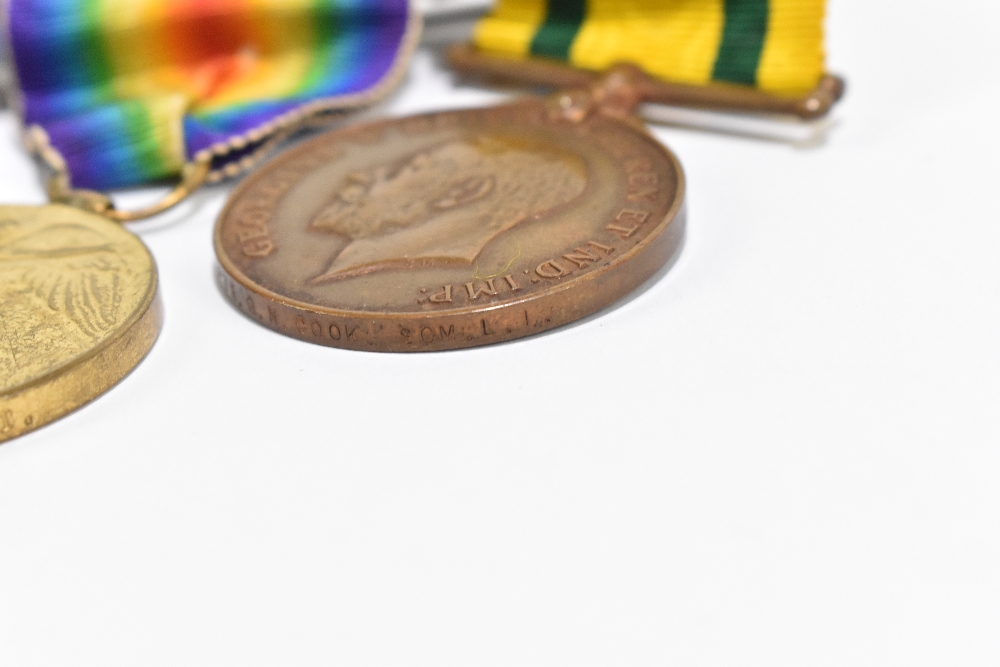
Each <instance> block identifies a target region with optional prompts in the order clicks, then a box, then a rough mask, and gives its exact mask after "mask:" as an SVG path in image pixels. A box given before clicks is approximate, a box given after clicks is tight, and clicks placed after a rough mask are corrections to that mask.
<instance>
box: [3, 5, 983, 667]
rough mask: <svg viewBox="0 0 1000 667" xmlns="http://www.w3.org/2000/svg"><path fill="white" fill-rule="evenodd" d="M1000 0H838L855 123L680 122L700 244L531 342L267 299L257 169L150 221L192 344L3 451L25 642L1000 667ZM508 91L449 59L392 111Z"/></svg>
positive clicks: (692, 240)
mask: <svg viewBox="0 0 1000 667" xmlns="http://www.w3.org/2000/svg"><path fill="white" fill-rule="evenodd" d="M998 21H1000V10H998V9H997V8H996V4H995V3H989V2H972V1H971V0H969V1H965V2H950V3H940V2H929V1H928V2H920V3H898V2H896V3H888V2H884V3H872V2H863V1H861V0H855V1H852V2H849V1H847V0H832V6H831V8H830V16H829V21H828V30H829V39H828V49H829V54H830V57H829V64H830V68H831V70H832V71H836V72H840V73H843V74H845V75H846V76H847V78H848V80H849V86H850V87H849V92H848V97H847V98H846V99H845V101H844V102H843V104H842V105H841V106H840V107H839V108H838V109H837V110H836V112H835V114H836V118H837V120H838V125H837V126H836V127H835V128H834V129H833V130H832V131H831V132H830V134H829V137H828V139H827V141H826V143H825V144H824V145H822V146H820V147H816V148H811V149H803V148H795V147H791V146H789V145H787V144H781V143H776V142H764V141H758V140H750V139H745V138H734V137H729V136H722V135H714V134H708V133H702V132H694V131H690V130H680V129H664V128H656V129H654V132H655V133H656V135H657V137H659V138H660V139H661V140H663V141H664V142H666V143H667V144H668V145H669V146H670V147H671V148H672V149H673V150H674V151H675V152H676V153H677V155H678V156H679V157H680V159H681V162H682V163H683V165H684V167H685V169H686V172H687V176H688V183H689V213H690V216H689V226H688V230H689V233H688V238H687V242H686V246H685V248H684V250H683V253H682V255H681V257H680V259H679V261H678V262H677V264H676V265H675V266H674V267H673V268H672V270H670V271H669V272H668V273H667V274H666V275H665V276H663V277H662V278H661V279H660V280H658V281H656V282H655V283H653V284H651V285H648V286H647V287H646V288H644V291H642V292H641V293H640V294H639V295H638V296H636V297H635V298H633V299H631V300H629V301H627V302H626V303H625V304H624V305H621V306H620V307H617V308H614V309H611V310H609V311H607V312H605V313H602V314H600V315H598V316H596V317H592V318H589V319H588V320H586V321H584V322H581V323H578V324H576V325H573V326H568V327H565V328H562V329H560V330H557V331H555V332H552V333H549V334H545V335H540V336H536V337H534V338H531V339H526V340H521V341H518V342H514V343H510V344H505V345H499V346H495V347H486V348H480V349H473V350H468V351H459V352H447V353H437V354H423V355H379V354H368V353H359V352H348V351H342V350H336V349H330V348H322V347H317V346H312V345H309V344H306V343H302V342H299V341H296V340H293V339H291V338H285V337H282V336H280V335H278V334H275V333H272V332H271V331H269V330H266V329H264V328H262V327H260V326H258V325H255V324H253V323H251V322H250V321H248V320H247V319H245V318H244V317H243V316H241V315H240V314H239V313H238V312H236V311H235V310H234V309H233V308H231V307H230V306H229V305H228V304H227V303H226V302H225V301H224V300H223V297H222V296H221V295H220V293H219V292H218V290H217V289H216V287H215V284H214V282H213V277H212V275H213V266H214V256H213V252H212V246H211V235H212V227H213V224H214V220H215V216H216V214H217V212H218V211H219V209H220V207H221V206H222V204H223V201H224V199H225V197H226V194H227V191H228V187H220V188H217V189H214V190H210V191H208V192H206V193H205V194H203V195H202V196H200V197H199V198H197V199H196V200H195V201H194V202H193V203H192V204H191V205H189V206H187V207H186V208H185V209H184V210H182V211H181V212H179V213H176V214H172V215H170V216H167V217H166V218H165V219H162V220H155V221H151V222H147V223H143V224H140V225H137V226H136V227H135V228H134V229H135V230H136V231H137V232H138V233H139V234H140V235H141V237H142V238H143V240H144V241H145V242H146V243H147V244H148V245H149V247H150V248H151V249H152V251H153V254H154V255H155V257H156V260H157V262H158V264H159V269H160V277H161V280H162V296H163V299H164V304H165V307H166V324H165V328H164V330H163V333H162V335H161V337H160V339H159V342H158V343H157V344H156V346H155V348H154V349H153V351H152V353H151V354H150V355H149V357H148V358H147V360H146V361H145V362H144V363H142V364H141V365H140V366H139V368H138V369H137V370H136V371H135V372H134V373H133V374H132V375H130V376H129V377H128V378H127V379H126V380H125V381H123V382H122V383H121V384H120V385H119V386H117V387H116V388H115V389H113V390H112V391H111V392H109V393H108V394H106V395H105V396H103V397H102V398H100V399H98V400H97V401H95V402H94V403H93V404H91V405H89V406H88V407H85V408H84V409H82V410H80V411H79V412H77V413H75V414H73V415H71V416H69V417H67V418H65V419H63V420H61V421H59V422H57V423H54V424H52V425H51V426H48V427H46V428H43V429H41V430H39V431H37V432H35V433H33V434H31V435H28V436H26V437H23V438H20V439H18V440H16V441H13V442H11V443H9V444H5V445H3V446H2V447H0V664H3V665H101V666H110V665H314V664H315V665H319V664H322V665H340V664H355V665H367V664H372V665H381V664H398V665H478V664H483V665H490V664H496V665H519V664H540V665H587V664H594V665H652V664H656V665H685V664H699V665H700V664H705V665H742V664H747V665H750V664H761V665H826V664H829V665H861V664H879V665H883V664H898V665H914V664H937V665H972V664H997V663H998V661H1000V565H998V564H1000V409H998V408H1000V215H998V213H997V211H998V204H997V193H998V188H997V176H998V175H1000V169H998V166H997V162H996V160H997V154H998V148H1000V141H998V123H997V108H998V102H1000V92H998V90H1000V89H998V84H997V64H998V63H1000V58H998V56H1000V47H998V40H997V38H996V34H995V30H996V25H997V24H998ZM494 99H496V97H495V96H493V95H490V94H487V93H485V92H482V91H477V90H475V89H471V88H455V87H454V86H453V84H452V81H451V79H450V77H449V75H448V74H447V73H446V72H445V71H444V70H442V69H440V68H438V67H437V65H435V64H434V62H433V61H432V59H431V58H430V57H429V55H428V54H426V53H425V54H423V55H421V56H420V58H418V60H417V61H416V63H415V65H414V69H413V70H412V73H411V77H410V79H409V81H408V82H407V84H406V85H405V87H404V88H403V89H402V90H401V91H400V92H399V94H398V95H397V96H396V97H395V98H394V99H393V100H392V101H391V102H390V103H389V104H388V105H386V106H384V107H383V108H382V109H381V110H380V113H391V114H402V113H409V112H414V111H421V110H431V109H441V108H445V107H450V106H461V105H471V104H481V103H488V102H491V101H493V100H494ZM0 142H2V146H3V147H2V152H0V170H2V178H0V200H2V201H4V202H9V203H15V202H21V203H23V202H28V203H32V202H41V201H42V193H41V189H40V187H39V181H38V175H37V172H36V171H35V169H34V167H33V165H32V163H31V162H30V161H29V160H28V158H27V157H25V155H24V154H23V152H22V151H21V149H20V147H19V146H18V145H17V142H16V135H15V128H14V124H13V121H12V120H11V119H10V118H9V116H7V115H4V116H3V118H2V121H0Z"/></svg>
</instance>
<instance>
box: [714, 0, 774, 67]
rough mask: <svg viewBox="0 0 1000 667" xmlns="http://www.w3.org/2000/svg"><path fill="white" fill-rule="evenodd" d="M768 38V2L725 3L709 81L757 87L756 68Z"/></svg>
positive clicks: (741, 0) (735, 0)
mask: <svg viewBox="0 0 1000 667" xmlns="http://www.w3.org/2000/svg"><path fill="white" fill-rule="evenodd" d="M766 35H767V0H726V23H725V26H724V27H723V29H722V43H721V44H720V45H719V55H718V56H716V58H715V69H714V70H713V71H712V78H713V79H715V80H716V81H730V82H732V83H746V84H750V85H754V84H755V83H757V65H758V64H760V54H761V52H762V51H763V50H764V37H765V36H766Z"/></svg>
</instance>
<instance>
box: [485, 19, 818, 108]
mask: <svg viewBox="0 0 1000 667" xmlns="http://www.w3.org/2000/svg"><path fill="white" fill-rule="evenodd" d="M823 13H824V0H547V1H546V0H499V4H498V5H497V7H496V8H495V10H494V11H493V12H492V13H491V14H490V15H489V16H487V17H486V18H484V19H483V20H482V21H481V22H480V23H479V25H478V26H477V28H476V35H475V43H476V45H477V47H478V48H480V49H482V50H484V51H487V52H493V53H498V54H503V55H511V56H519V57H527V56H541V57H548V58H557V59H560V60H566V61H569V62H570V63H572V64H574V65H577V66H579V67H583V68H587V69H595V70H602V69H605V68H607V67H610V66H611V65H613V64H615V63H617V62H623V61H627V62H633V63H636V64H638V65H640V66H641V67H642V68H643V69H645V70H646V71H647V72H649V73H650V74H652V75H654V76H658V77H661V78H663V79H666V80H670V81H678V82H682V83H694V84H706V83H709V82H711V81H725V82H730V83H740V84H749V85H754V86H757V87H759V88H761V89H763V90H767V91H770V92H775V93H784V94H793V95H794V94H801V93H803V92H805V91H807V90H810V89H812V88H813V87H815V86H816V84H817V83H818V82H819V79H820V77H822V76H823V73H824V64H823Z"/></svg>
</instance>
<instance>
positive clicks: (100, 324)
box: [0, 205, 162, 442]
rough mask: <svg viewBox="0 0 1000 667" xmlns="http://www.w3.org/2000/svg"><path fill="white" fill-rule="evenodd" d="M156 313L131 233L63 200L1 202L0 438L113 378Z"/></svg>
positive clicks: (51, 415)
mask: <svg viewBox="0 0 1000 667" xmlns="http://www.w3.org/2000/svg"><path fill="white" fill-rule="evenodd" d="M161 320H162V315H161V312H160V304H159V299H158V297H157V278H156V266H155V265H154V264H153V258H152V257H151V256H150V254H149V251H147V250H146V246H144V245H143V244H142V242H141V241H140V240H139V239H138V238H136V237H135V236H134V235H132V234H130V233H129V232H127V231H125V230H124V229H123V228H122V227H121V226H119V225H116V224H114V223H113V222H109V221H108V220H105V219H104V218H102V217H100V216H98V215H95V214H92V213H86V212H84V211H80V210H78V209H75V208H70V207H68V206H59V205H50V206H0V442H3V441H5V440H9V439H11V438H14V437H17V436H18V435H21V434H23V433H26V432H28V431H31V430H33V429H36V428H38V427H39V426H42V425H44V424H47V423H48V422H50V421H52V420H54V419H58V418H59V417H61V416H63V415H64V414H66V413H67V412H70V411H72V410H75V409H76V408H78V407H80V406H81V405H83V404H85V403H87V402H89V401H91V400H93V399H94V398H96V397H98V396H100V395H101V394H102V393H104V392H105V391H107V390H108V389H110V388H111V387H112V386H114V385H115V384H116V383H117V382H118V381H119V380H121V379H122V378H123V377H124V376H125V375H127V374H128V373H129V372H130V371H131V370H132V369H133V368H135V366H136V365H137V364H138V363H139V362H140V361H142V359H143V357H145V356H146V353H147V352H149V350H150V348H151V347H152V346H153V343H154V342H155V341H156V336H157V334H158V333H159V331H160V323H161Z"/></svg>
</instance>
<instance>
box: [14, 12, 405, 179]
mask: <svg viewBox="0 0 1000 667" xmlns="http://www.w3.org/2000/svg"><path fill="white" fill-rule="evenodd" d="M4 19H5V28H6V31H7V34H6V44H7V46H8V49H9V56H10V60H11V62H12V64H13V70H14V74H15V77H16V82H17V90H16V91H14V94H13V104H14V106H15V108H16V109H17V110H18V111H19V113H20V115H21V117H22V120H23V122H24V124H25V125H26V126H27V127H33V128H35V129H36V130H38V129H40V130H42V131H43V134H42V135H41V136H43V137H44V141H45V142H47V143H48V144H49V146H48V148H49V150H51V151H54V152H55V153H57V154H58V156H60V157H61V159H62V161H63V163H64V165H65V168H66V170H67V171H68V175H69V177H70V179H71V180H72V185H73V187H78V188H91V189H107V188H116V187H122V186H132V185H138V184H142V183H148V182H151V181H155V180H158V179H163V178H167V177H171V176H175V175H177V174H179V173H180V172H181V170H182V168H183V167H184V165H185V164H186V163H189V162H191V161H192V160H201V161H202V162H205V163H207V165H208V171H209V174H208V180H213V179H218V178H221V177H223V176H226V175H232V174H235V173H238V172H240V171H242V170H244V169H246V168H248V167H249V166H251V165H252V164H253V162H254V160H255V159H256V157H257V155H258V154H259V153H260V152H261V151H260V149H261V148H262V147H264V146H265V145H266V144H267V142H268V140H269V139H272V138H274V137H275V136H277V135H279V134H280V133H281V132H282V130H286V129H289V128H294V127H296V126H297V125H298V124H301V123H302V122H303V121H306V120H308V119H310V118H315V117H316V116H320V115H324V114H329V113H331V112H336V111H340V110H344V109H348V108H352V107H358V106H362V105H366V104H370V103H372V102H374V101H375V100H376V99H378V98H379V97H380V96H381V95H382V94H384V93H386V92H387V91H388V90H389V89H390V88H391V87H392V86H393V85H394V84H395V83H396V82H397V81H398V80H399V79H400V78H401V75H402V73H403V71H404V70H405V67H406V63H407V61H408V57H409V55H410V53H411V52H412V50H413V48H414V46H415V43H416V37H417V33H418V32H419V19H418V18H417V17H416V16H415V14H414V13H413V12H412V11H411V10H410V8H409V6H408V3H407V0H8V2H7V3H6V6H5V16H4ZM36 136H38V133H37V132H36ZM36 143H37V142H36ZM35 148H36V149H37V148H38V147H37V146H35Z"/></svg>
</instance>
